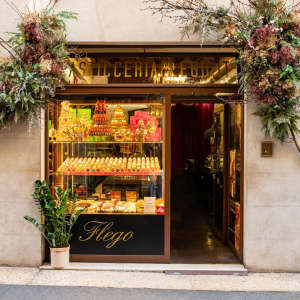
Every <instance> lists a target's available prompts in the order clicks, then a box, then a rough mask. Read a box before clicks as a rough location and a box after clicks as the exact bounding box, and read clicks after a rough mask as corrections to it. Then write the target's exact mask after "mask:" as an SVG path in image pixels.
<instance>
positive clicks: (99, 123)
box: [89, 100, 112, 136]
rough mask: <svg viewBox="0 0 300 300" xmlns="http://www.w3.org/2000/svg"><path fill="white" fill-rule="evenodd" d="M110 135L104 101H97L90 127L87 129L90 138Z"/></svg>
mask: <svg viewBox="0 0 300 300" xmlns="http://www.w3.org/2000/svg"><path fill="white" fill-rule="evenodd" d="M111 134H112V130H111V126H110V121H109V117H108V113H107V109H106V105H105V101H104V100H103V101H100V100H99V101H97V103H96V106H95V112H94V115H93V118H92V125H91V126H90V128H89V135H90V136H110V135H111Z"/></svg>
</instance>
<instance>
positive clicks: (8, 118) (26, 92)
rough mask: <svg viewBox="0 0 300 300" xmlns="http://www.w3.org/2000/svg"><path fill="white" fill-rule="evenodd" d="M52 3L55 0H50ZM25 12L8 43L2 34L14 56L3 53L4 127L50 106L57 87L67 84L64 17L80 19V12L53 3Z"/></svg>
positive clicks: (0, 122)
mask: <svg viewBox="0 0 300 300" xmlns="http://www.w3.org/2000/svg"><path fill="white" fill-rule="evenodd" d="M50 3H51V2H50ZM56 3H57V1H55V2H53V5H52V7H49V8H47V9H43V10H42V11H41V12H40V13H39V12H37V11H34V12H31V13H27V12H26V13H21V12H20V15H19V16H20V17H21V22H20V23H19V24H18V25H17V31H16V32H9V34H10V37H9V39H8V43H6V42H5V41H4V40H3V39H1V38H0V40H1V41H2V43H0V46H2V47H4V49H5V50H6V51H8V52H9V54H10V57H5V56H1V53H0V130H1V129H4V128H7V127H10V126H11V125H13V124H14V123H16V122H17V121H18V120H21V121H24V120H26V119H27V118H28V117H29V116H30V115H36V114H38V113H39V109H40V108H47V105H48V102H49V98H50V97H54V95H55V91H56V89H57V88H59V87H60V88H63V87H64V85H63V81H64V72H65V70H67V62H68V58H69V52H68V49H67V47H66V24H65V22H64V20H77V14H76V13H73V12H67V11H62V12H58V13H57V14H56V15H55V14H54V10H53V6H54V5H55V4H56Z"/></svg>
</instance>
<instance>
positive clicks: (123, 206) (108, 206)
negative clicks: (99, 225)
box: [77, 199, 164, 213]
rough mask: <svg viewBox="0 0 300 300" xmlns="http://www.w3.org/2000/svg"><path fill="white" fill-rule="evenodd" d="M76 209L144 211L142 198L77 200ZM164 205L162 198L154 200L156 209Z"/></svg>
mask: <svg viewBox="0 0 300 300" xmlns="http://www.w3.org/2000/svg"><path fill="white" fill-rule="evenodd" d="M77 206H78V209H81V208H86V210H85V213H144V200H138V201H136V202H128V201H117V200H99V201H90V200H79V201H77ZM159 207H164V200H163V199H157V200H156V209H158V208H159Z"/></svg>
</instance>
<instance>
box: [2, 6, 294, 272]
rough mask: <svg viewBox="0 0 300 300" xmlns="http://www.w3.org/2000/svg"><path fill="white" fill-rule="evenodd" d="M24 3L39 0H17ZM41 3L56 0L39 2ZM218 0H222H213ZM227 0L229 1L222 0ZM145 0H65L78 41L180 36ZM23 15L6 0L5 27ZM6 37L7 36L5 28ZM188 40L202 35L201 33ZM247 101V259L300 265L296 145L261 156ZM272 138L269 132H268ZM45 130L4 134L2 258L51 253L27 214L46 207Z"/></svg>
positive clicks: (254, 267)
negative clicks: (39, 196) (38, 183)
mask: <svg viewBox="0 0 300 300" xmlns="http://www.w3.org/2000/svg"><path fill="white" fill-rule="evenodd" d="M13 2H14V3H15V4H16V5H17V7H18V8H19V9H22V8H23V7H25V5H26V4H28V5H29V7H31V6H32V5H31V4H32V1H29V0H14V1H13ZM37 2H38V7H39V8H41V7H43V3H46V2H48V1H44V0H43V1H39V0H38V1H37ZM213 2H214V3H217V1H213ZM222 3H223V4H225V3H229V1H227V0H226V1H225V2H222ZM143 7H145V4H144V3H143V1H142V0H86V1H74V0H61V1H60V3H59V5H57V7H56V11H59V10H72V11H75V12H78V13H79V21H78V22H75V21H72V22H67V23H68V40H69V41H73V42H136V43H140V42H145V43H147V42H180V41H181V34H180V32H179V29H178V25H177V24H174V23H173V22H172V21H170V20H167V19H165V21H164V22H163V23H160V22H159V20H160V18H159V16H154V17H152V16H151V12H150V11H140V9H141V8H143ZM18 22H19V20H18V19H17V17H16V14H15V12H14V11H13V10H12V9H11V8H10V7H9V6H8V5H7V4H6V3H5V2H4V1H0V32H4V31H13V30H14V28H15V26H16V24H17V23H18ZM2 36H3V35H2ZM184 41H190V42H198V36H197V35H191V36H190V38H189V39H187V38H185V39H184ZM254 110H255V105H254V104H249V105H248V107H247V108H246V113H245V114H246V119H247V127H246V130H245V141H246V155H245V167H246V169H245V208H244V222H245V224H244V263H245V265H246V266H247V268H249V270H251V271H300V250H299V249H300V240H299V227H300V199H299V198H300V197H299V191H300V187H299V181H300V160H299V154H298V153H297V152H296V150H295V147H294V146H293V144H285V145H283V146H281V145H280V143H279V142H277V141H275V145H274V147H275V149H274V150H275V155H274V157H273V158H261V157H260V142H261V141H262V140H265V138H264V133H263V132H261V131H260V127H261V125H260V122H259V118H257V117H255V116H252V113H253V112H254ZM268 140H269V139H268ZM40 148H41V137H40V134H39V132H38V131H36V132H35V134H34V135H32V136H30V137H29V136H28V134H27V128H26V127H22V126H16V127H14V128H12V129H11V131H8V132H1V133H0V166H1V167H0V176H1V177H0V178H1V180H0V188H1V193H0V202H1V204H2V207H3V209H2V210H1V211H0V222H1V223H0V240H1V242H0V264H8V265H14V266H16V265H17V266H20V265H23V266H37V265H39V264H40V263H41V261H42V258H43V249H42V248H43V243H42V239H41V237H40V234H39V233H38V231H37V230H35V229H34V228H33V226H32V225H31V224H29V223H27V222H26V221H25V220H23V219H22V217H23V215H25V214H31V215H33V216H35V217H37V218H39V214H38V212H37V210H36V208H35V206H34V202H33V200H32V198H31V196H30V195H31V194H32V192H33V182H34V180H35V179H37V178H40V177H41V172H40V169H41V168H40V167H41V166H40V162H41V150H40Z"/></svg>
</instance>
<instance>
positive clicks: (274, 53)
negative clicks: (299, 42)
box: [268, 50, 280, 64]
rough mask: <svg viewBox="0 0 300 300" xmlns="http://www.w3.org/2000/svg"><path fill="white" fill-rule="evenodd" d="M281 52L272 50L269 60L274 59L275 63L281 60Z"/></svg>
mask: <svg viewBox="0 0 300 300" xmlns="http://www.w3.org/2000/svg"><path fill="white" fill-rule="evenodd" d="M279 58H280V52H279V51H277V50H271V51H270V52H269V56H268V60H273V63H274V64H276V63H277V62H278V61H279Z"/></svg>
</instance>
